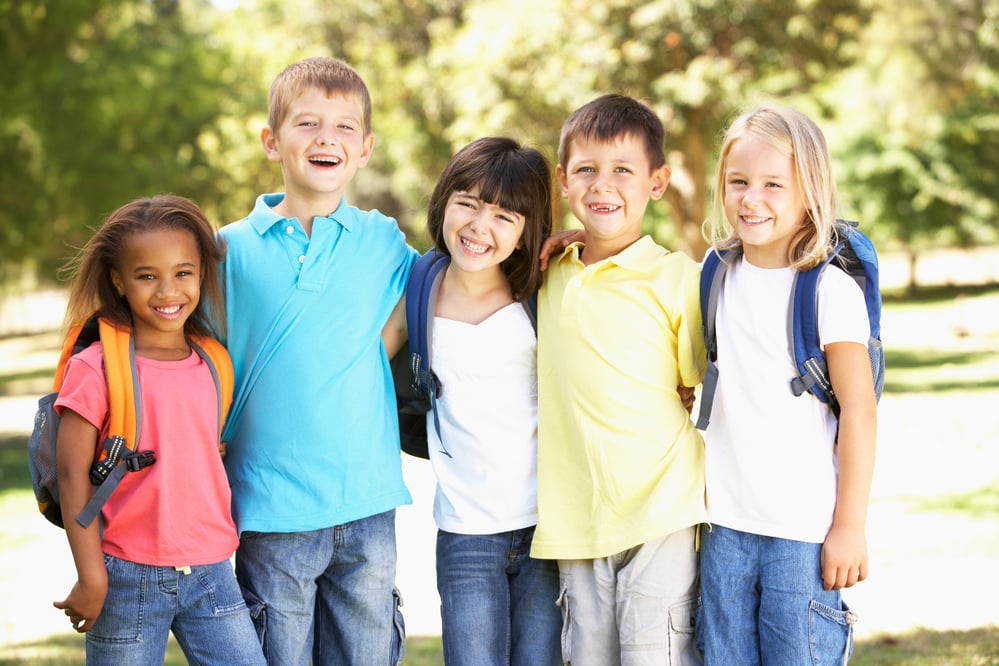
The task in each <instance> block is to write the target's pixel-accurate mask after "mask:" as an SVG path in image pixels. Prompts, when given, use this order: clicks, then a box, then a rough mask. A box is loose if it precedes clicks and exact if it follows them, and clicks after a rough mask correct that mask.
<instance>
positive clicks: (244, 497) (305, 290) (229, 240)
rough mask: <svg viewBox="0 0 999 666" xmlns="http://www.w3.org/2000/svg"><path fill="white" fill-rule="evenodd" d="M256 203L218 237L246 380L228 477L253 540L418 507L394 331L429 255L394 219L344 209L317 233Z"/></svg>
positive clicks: (233, 416)
mask: <svg viewBox="0 0 999 666" xmlns="http://www.w3.org/2000/svg"><path fill="white" fill-rule="evenodd" d="M283 197H284V195H283V194H265V195H262V196H260V197H259V198H258V199H257V202H256V206H255V207H254V209H253V211H252V212H251V213H250V215H249V216H247V217H246V218H244V219H242V220H240V221H238V222H233V223H232V224H229V225H227V226H225V227H223V228H222V229H221V230H220V231H219V235H220V236H221V237H222V238H224V239H225V241H226V244H227V246H228V247H227V252H226V259H225V264H224V279H225V287H226V318H227V321H228V340H227V342H226V344H227V346H228V349H229V353H230V355H231V356H232V360H233V366H234V369H235V373H236V387H235V392H234V396H233V408H232V411H231V412H230V417H229V420H228V422H227V424H226V431H225V437H224V439H225V441H226V442H227V443H228V449H227V453H226V457H225V466H226V470H227V471H228V473H229V479H230V482H231V483H232V498H233V514H234V517H235V519H236V525H237V527H238V529H239V531H240V532H241V533H242V532H244V531H247V530H251V531H256V532H303V531H308V530H315V529H321V528H326V527H331V526H333V525H340V524H343V523H346V522H348V521H351V520H357V519H359V518H365V517H367V516H372V515H375V514H378V513H382V512H384V511H388V510H389V509H392V508H395V507H397V506H399V505H401V504H408V503H410V502H411V501H412V499H411V498H410V495H409V492H408V490H407V489H406V486H405V484H404V483H403V478H402V462H401V459H400V455H399V433H398V421H397V417H396V409H395V394H394V388H393V384H392V377H391V373H390V370H389V364H388V358H387V357H386V354H385V349H384V347H383V345H382V338H381V333H382V328H383V327H384V325H385V323H386V321H387V320H388V318H389V315H390V314H391V312H392V309H393V307H395V304H396V303H397V302H398V301H399V298H400V297H401V296H402V294H403V292H404V290H405V288H406V280H407V278H408V277H409V271H410V269H411V268H412V265H413V262H414V261H415V259H416V257H417V253H416V252H415V251H414V250H413V249H412V248H410V247H409V246H408V245H407V244H406V239H405V236H404V235H403V234H402V232H401V231H400V230H399V227H398V225H397V224H396V222H395V220H393V219H392V218H389V217H386V216H384V215H382V214H381V213H379V212H378V211H370V212H367V211H361V210H358V209H357V208H355V207H353V206H349V205H347V203H346V200H344V201H341V203H340V205H339V206H338V207H337V209H336V210H335V211H334V212H333V213H332V214H331V215H329V216H328V217H316V218H314V219H313V222H312V237H311V238H309V237H307V236H306V235H305V232H304V230H303V229H302V226H301V225H300V224H299V222H298V220H297V219H286V218H283V217H281V216H280V215H278V214H276V213H275V212H274V211H273V209H272V207H273V206H276V205H277V204H278V203H280V202H281V200H282V199H283Z"/></svg>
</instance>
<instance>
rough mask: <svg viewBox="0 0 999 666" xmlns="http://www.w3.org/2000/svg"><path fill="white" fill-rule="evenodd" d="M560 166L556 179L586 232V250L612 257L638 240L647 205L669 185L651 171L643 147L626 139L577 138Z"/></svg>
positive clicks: (665, 174)
mask: <svg viewBox="0 0 999 666" xmlns="http://www.w3.org/2000/svg"><path fill="white" fill-rule="evenodd" d="M566 162H567V163H566V164H564V165H562V164H560V165H558V167H557V169H556V175H557V177H558V181H559V185H560V186H561V188H562V196H563V197H565V198H566V199H568V201H569V207H570V208H571V209H572V212H573V214H574V215H575V216H576V219H578V220H579V221H580V222H582V223H583V227H584V228H585V229H586V245H587V248H590V247H591V246H593V245H600V246H606V248H607V249H608V251H609V252H610V254H615V253H616V252H619V251H620V250H623V249H624V248H625V247H627V246H628V245H630V244H631V243H633V242H635V241H636V240H638V239H639V238H640V237H641V234H642V219H643V217H644V216H645V209H646V207H647V206H648V203H649V200H650V199H659V198H661V197H662V195H663V193H664V192H665V191H666V186H667V185H668V184H669V177H670V170H669V167H667V166H661V167H659V168H657V169H652V168H651V166H650V163H649V159H648V156H647V155H646V152H645V144H644V142H642V141H641V140H639V139H638V138H637V137H635V136H634V135H632V134H626V135H624V136H619V137H617V138H615V139H613V140H609V141H600V140H594V139H589V138H586V137H583V136H578V137H576V138H575V139H573V140H572V143H571V146H570V149H569V150H568V151H567V158H566ZM584 252H585V250H584ZM606 256H609V254H608V255H606Z"/></svg>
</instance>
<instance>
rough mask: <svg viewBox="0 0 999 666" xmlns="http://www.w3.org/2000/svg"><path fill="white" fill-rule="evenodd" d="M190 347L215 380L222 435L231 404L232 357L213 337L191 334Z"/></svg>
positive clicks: (233, 375) (233, 381)
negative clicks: (203, 362)
mask: <svg viewBox="0 0 999 666" xmlns="http://www.w3.org/2000/svg"><path fill="white" fill-rule="evenodd" d="M188 342H190V343H191V348H192V349H194V351H195V352H196V353H197V354H198V356H200V357H201V358H203V359H204V361H205V363H206V364H207V365H208V369H209V370H211V371H212V378H213V379H214V380H215V389H216V391H217V392H218V396H219V411H218V417H219V437H221V436H222V428H223V427H224V426H225V418H226V415H227V414H228V413H229V406H230V405H232V391H233V386H234V383H235V373H234V372H233V369H232V359H231V358H230V357H229V352H228V351H226V348H225V347H224V346H223V345H222V343H221V342H219V341H218V340H216V339H215V338H207V337H202V336H191V337H190V338H189V339H188Z"/></svg>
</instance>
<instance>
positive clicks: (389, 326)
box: [382, 294, 409, 358]
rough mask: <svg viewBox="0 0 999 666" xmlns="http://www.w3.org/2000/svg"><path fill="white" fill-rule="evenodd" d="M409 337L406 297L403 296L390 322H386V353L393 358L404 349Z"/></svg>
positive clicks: (384, 335)
mask: <svg viewBox="0 0 999 666" xmlns="http://www.w3.org/2000/svg"><path fill="white" fill-rule="evenodd" d="M408 337H409V330H408V329H407V327H406V295H405V294H403V296H402V298H400V299H399V302H398V303H396V304H395V308H394V309H393V310H392V314H391V315H389V320H388V321H387V322H385V327H384V328H383V329H382V344H383V345H385V353H386V355H388V357H389V358H392V357H393V356H395V355H396V353H397V352H398V351H399V350H400V349H402V346H403V345H404V344H406V340H407V339H408Z"/></svg>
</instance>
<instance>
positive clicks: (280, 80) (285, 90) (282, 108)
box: [267, 57, 371, 134]
mask: <svg viewBox="0 0 999 666" xmlns="http://www.w3.org/2000/svg"><path fill="white" fill-rule="evenodd" d="M309 88H315V89H318V90H322V91H324V92H325V93H326V94H327V95H331V94H333V93H340V94H344V95H353V96H354V97H356V98H357V100H358V101H359V102H360V103H361V111H362V113H363V116H364V133H365V134H370V133H371V94H370V93H369V92H368V86H367V84H365V83H364V79H363V78H361V75H360V74H358V73H357V70H355V69H354V68H353V67H351V66H350V65H348V64H347V63H346V62H344V61H343V60H340V59H338V58H326V57H316V58H306V59H305V60H300V61H298V62H296V63H293V64H291V65H289V66H288V67H286V68H285V69H284V71H283V72H281V73H280V74H278V75H277V77H276V78H275V79H274V82H273V83H271V89H270V92H269V93H268V95H267V124H268V125H269V126H270V128H271V129H272V130H274V131H275V132H276V131H277V129H278V127H280V126H281V123H282V122H284V118H285V116H286V115H287V114H288V107H289V106H291V103H292V101H294V99H295V98H296V97H298V96H299V95H301V94H302V92H304V91H305V90H307V89H309Z"/></svg>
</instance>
